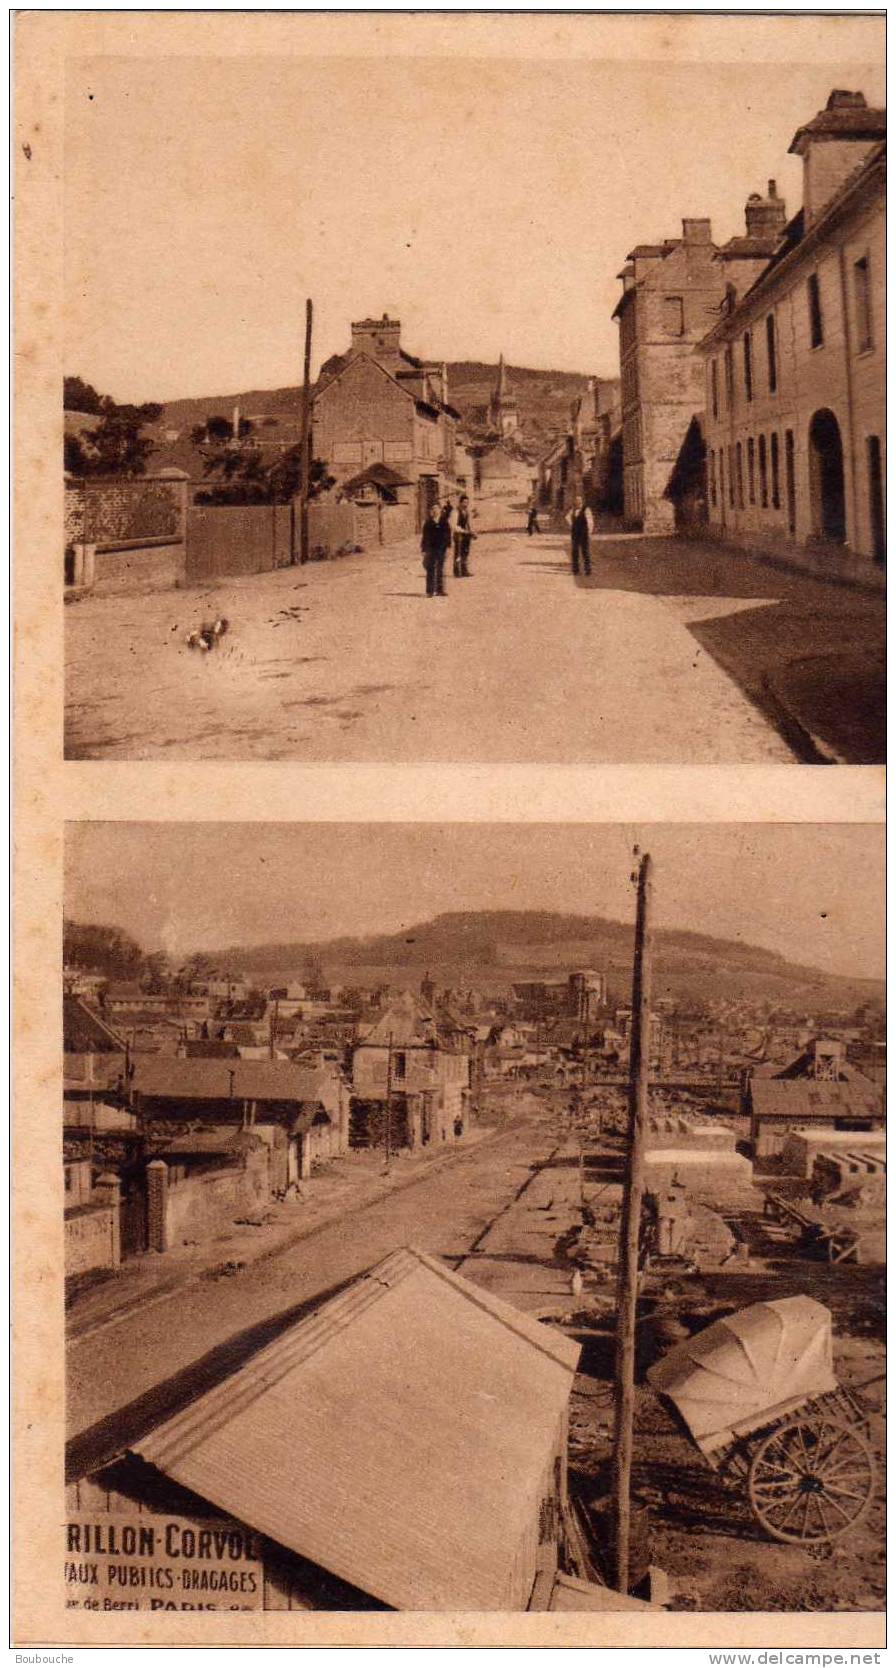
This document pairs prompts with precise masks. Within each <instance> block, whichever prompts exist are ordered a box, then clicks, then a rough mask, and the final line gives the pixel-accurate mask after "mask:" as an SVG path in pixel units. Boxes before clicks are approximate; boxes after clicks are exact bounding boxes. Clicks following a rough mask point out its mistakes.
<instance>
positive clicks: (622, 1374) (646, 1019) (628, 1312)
mask: <svg viewBox="0 0 896 1668" xmlns="http://www.w3.org/2000/svg"><path fill="white" fill-rule="evenodd" d="M635 855H636V856H638V855H639V852H638V848H637V846H636V847H635ZM650 875H651V861H650V857H649V856H648V855H646V854H645V855H644V856H643V857H641V860H640V863H639V865H638V870H637V885H638V903H637V914H636V919H635V958H634V966H633V969H632V1036H631V1059H630V1066H629V1090H628V1096H629V1098H628V1153H627V1160H626V1170H625V1185H624V1189H623V1195H622V1220H621V1222H620V1229H619V1281H618V1286H617V1322H616V1379H615V1385H614V1428H613V1516H614V1523H615V1530H616V1588H617V1591H618V1592H620V1593H627V1592H628V1587H629V1541H630V1534H631V1476H632V1433H633V1427H634V1411H635V1322H636V1312H637V1303H638V1241H639V1238H640V1228H641V1200H642V1196H643V1192H644V1132H645V1125H646V1122H647V1112H648V1090H649V1079H650V987H651V940H650V903H651V879H650ZM633 878H634V876H633Z"/></svg>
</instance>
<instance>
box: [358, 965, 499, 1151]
mask: <svg viewBox="0 0 896 1668" xmlns="http://www.w3.org/2000/svg"><path fill="white" fill-rule="evenodd" d="M469 1107H470V1054H469V1040H468V1038H467V1036H466V1033H465V1032H464V1031H462V1030H461V1029H460V1028H459V1027H458V1026H457V1025H456V1024H454V1023H453V1022H451V1021H450V1020H448V1019H447V1018H446V1017H443V1016H436V1015H435V1014H434V1013H433V1012H432V1011H431V1010H429V1009H427V1008H425V1007H423V1005H422V1004H420V1003H418V1002H417V1001H416V1000H415V999H414V998H413V997H405V998H404V999H402V1000H400V1001H396V1002H394V1003H393V1004H392V1005H391V1006H390V1007H389V1008H387V1010H386V1011H385V1013H384V1014H383V1015H382V1016H381V1017H380V1018H379V1019H377V1021H376V1022H375V1024H373V1025H372V1026H370V1027H369V1028H368V1029H367V1030H366V1031H364V1032H362V1033H361V1034H360V1036H359V1038H358V1042H357V1044H356V1046H355V1049H354V1053H353V1056H352V1107H351V1117H352V1125H351V1129H352V1142H353V1144H355V1145H358V1146H365V1145H372V1144H373V1145H375V1144H376V1143H377V1141H379V1140H380V1139H381V1138H382V1136H383V1132H384V1130H385V1120H386V1117H387V1115H388V1122H389V1137H390V1142H391V1145H392V1146H393V1147H395V1148H398V1147H411V1148H415V1147H419V1146H426V1145H427V1144H429V1143H430V1142H431V1143H432V1144H433V1145H438V1144H440V1143H441V1142H442V1141H449V1140H452V1139H453V1138H454V1136H455V1135H456V1134H458V1133H460V1132H461V1131H462V1129H463V1128H465V1127H466V1124H467V1122H468V1117H469ZM387 1109H388V1113H387Z"/></svg>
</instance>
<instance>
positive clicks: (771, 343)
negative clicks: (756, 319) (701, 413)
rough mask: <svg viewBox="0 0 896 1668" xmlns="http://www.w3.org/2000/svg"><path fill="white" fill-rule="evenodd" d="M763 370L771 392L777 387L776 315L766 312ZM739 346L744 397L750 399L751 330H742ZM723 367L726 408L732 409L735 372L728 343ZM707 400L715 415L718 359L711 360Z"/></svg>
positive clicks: (752, 376) (752, 381) (752, 371)
mask: <svg viewBox="0 0 896 1668" xmlns="http://www.w3.org/2000/svg"><path fill="white" fill-rule="evenodd" d="M764 335H765V374H766V387H767V389H768V392H769V393H770V394H775V393H777V391H778V337H777V329H776V326H775V315H774V313H769V314H768V316H767V318H766V320H765V328H764ZM741 350H742V353H743V386H744V395H745V397H746V399H747V400H748V401H749V400H752V398H753V393H754V386H755V363H754V354H753V332H752V330H747V331H745V333H744V335H743V338H742V341H741ZM723 364H724V369H725V404H726V406H727V408H728V410H729V411H733V409H734V403H735V375H734V348H733V346H732V345H729V346H728V347H726V349H725V354H724V359H723ZM709 404H710V410H711V411H712V414H713V416H714V417H718V415H719V411H720V410H721V400H720V396H719V362H718V360H717V359H712V360H710V365H709Z"/></svg>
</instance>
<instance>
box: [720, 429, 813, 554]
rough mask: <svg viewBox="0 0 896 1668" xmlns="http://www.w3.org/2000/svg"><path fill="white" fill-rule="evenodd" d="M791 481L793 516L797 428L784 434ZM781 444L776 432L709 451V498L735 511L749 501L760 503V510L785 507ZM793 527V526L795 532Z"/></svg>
mask: <svg viewBox="0 0 896 1668" xmlns="http://www.w3.org/2000/svg"><path fill="white" fill-rule="evenodd" d="M784 449H785V454H786V468H787V479H788V483H791V484H790V485H789V487H788V509H789V513H790V518H791V522H792V519H793V491H792V479H793V431H792V429H787V430H786V432H785V436H784ZM781 474H782V465H781V443H780V438H779V436H778V435H777V433H775V432H774V431H773V432H772V433H771V434H770V435H764V434H760V435H759V436H758V437H757V438H754V437H753V435H751V436H750V437H749V439H748V440H747V442H746V446H744V443H743V442H742V441H740V440H738V441H737V443H736V444H735V445H731V446H721V447H719V450H718V451H717V452H716V451H711V452H710V454H709V501H710V503H711V505H712V506H713V508H714V509H715V508H719V507H721V508H722V509H723V510H724V506H725V504H726V502H727V504H728V505H729V506H730V508H731V509H732V510H743V509H746V507H747V504H748V503H749V504H758V505H759V507H760V509H763V510H767V509H769V508H771V509H773V510H779V509H780V508H781ZM792 531H793V527H792V526H791V532H792Z"/></svg>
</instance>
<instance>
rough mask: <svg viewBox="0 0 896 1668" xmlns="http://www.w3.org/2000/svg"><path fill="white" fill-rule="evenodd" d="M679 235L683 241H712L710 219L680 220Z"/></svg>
mask: <svg viewBox="0 0 896 1668" xmlns="http://www.w3.org/2000/svg"><path fill="white" fill-rule="evenodd" d="M681 235H682V238H683V240H684V242H685V243H712V221H711V220H682V222H681Z"/></svg>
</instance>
